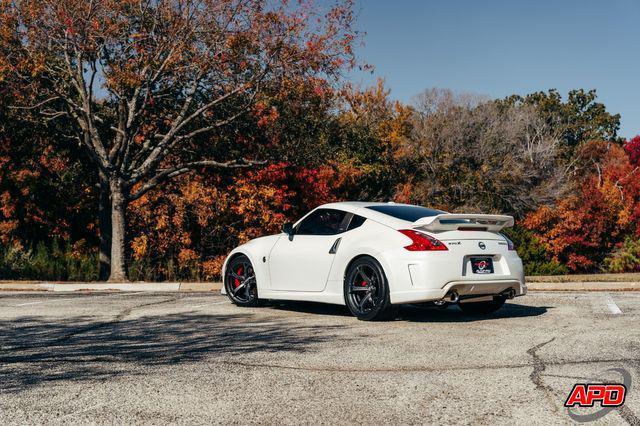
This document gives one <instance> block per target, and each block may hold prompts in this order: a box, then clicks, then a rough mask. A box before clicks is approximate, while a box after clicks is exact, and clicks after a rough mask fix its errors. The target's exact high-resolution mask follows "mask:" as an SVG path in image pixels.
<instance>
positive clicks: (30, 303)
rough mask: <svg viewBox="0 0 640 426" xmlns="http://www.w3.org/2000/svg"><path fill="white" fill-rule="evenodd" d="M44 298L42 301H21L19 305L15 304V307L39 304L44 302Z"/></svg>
mask: <svg viewBox="0 0 640 426" xmlns="http://www.w3.org/2000/svg"><path fill="white" fill-rule="evenodd" d="M44 302H45V301H44V300H41V301H40V302H29V303H19V304H17V305H13V306H14V307H16V308H17V307H18V306H29V305H39V304H41V303H44Z"/></svg>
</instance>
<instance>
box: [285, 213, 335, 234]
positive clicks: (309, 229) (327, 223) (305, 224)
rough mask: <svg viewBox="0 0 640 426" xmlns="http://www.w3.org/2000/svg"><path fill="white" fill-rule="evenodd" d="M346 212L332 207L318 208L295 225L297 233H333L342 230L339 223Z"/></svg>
mask: <svg viewBox="0 0 640 426" xmlns="http://www.w3.org/2000/svg"><path fill="white" fill-rule="evenodd" d="M346 215H347V212H343V211H340V210H333V209H318V210H316V211H314V212H313V213H311V214H310V215H309V216H307V217H306V218H305V219H304V220H303V221H302V222H300V224H299V225H298V226H297V229H296V234H298V235H335V234H339V233H340V232H342V231H344V229H341V228H340V224H341V223H342V221H343V220H344V218H345V216H346Z"/></svg>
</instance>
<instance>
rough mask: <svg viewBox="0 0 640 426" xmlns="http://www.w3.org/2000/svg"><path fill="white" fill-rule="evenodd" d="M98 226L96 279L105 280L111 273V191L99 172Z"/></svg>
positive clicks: (104, 177)
mask: <svg viewBox="0 0 640 426" xmlns="http://www.w3.org/2000/svg"><path fill="white" fill-rule="evenodd" d="M98 202H99V203H100V204H99V208H98V227H99V230H100V254H99V262H100V270H99V272H98V280H99V281H106V280H108V279H109V275H110V274H111V191H110V188H109V180H108V179H107V177H106V176H105V175H104V174H103V173H102V172H101V173H100V199H99V201H98Z"/></svg>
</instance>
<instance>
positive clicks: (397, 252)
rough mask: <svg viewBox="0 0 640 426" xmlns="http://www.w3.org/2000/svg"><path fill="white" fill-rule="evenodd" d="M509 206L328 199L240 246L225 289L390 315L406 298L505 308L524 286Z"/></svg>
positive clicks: (369, 315) (238, 298)
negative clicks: (509, 232)
mask: <svg viewBox="0 0 640 426" xmlns="http://www.w3.org/2000/svg"><path fill="white" fill-rule="evenodd" d="M508 226H513V218H512V217H511V216H502V215H485V214H450V213H446V212H443V211H440V210H433V209H428V208H425V207H420V206H414V205H408V204H395V203H365V202H342V203H332V204H325V205H322V206H320V207H318V208H316V209H315V210H313V211H311V212H310V213H308V214H307V215H306V216H304V217H303V218H302V219H300V220H299V221H298V222H296V223H295V224H291V223H286V224H284V225H283V227H282V230H283V232H282V233H281V234H278V235H270V236H267V237H261V238H256V239H254V240H251V241H249V242H248V243H246V244H243V245H241V246H239V247H237V248H236V249H234V250H233V251H232V252H231V253H230V254H229V256H228V257H227V259H226V260H225V263H224V266H223V277H224V286H223V290H222V292H223V294H227V295H228V297H229V299H231V301H232V302H233V303H235V304H236V305H239V306H256V305H257V304H258V303H259V301H260V299H280V300H307V301H314V302H325V303H334V304H340V305H347V306H348V307H349V309H350V311H351V312H352V313H353V314H354V315H355V316H357V317H358V318H359V319H363V320H377V319H389V318H391V317H393V315H394V313H395V312H396V309H395V308H396V307H397V305H399V304H405V303H422V302H433V303H435V304H436V305H439V306H446V305H448V304H458V305H459V306H460V308H461V309H462V310H463V311H464V312H467V313H471V314H483V313H489V312H493V311H495V310H497V309H499V308H500V307H501V306H502V305H503V304H504V302H505V300H506V299H511V298H513V297H515V296H522V295H524V294H526V292H527V287H526V285H525V282H524V273H523V268H522V261H521V260H520V257H518V254H517V253H516V251H515V249H514V247H513V243H512V242H511V241H510V240H509V239H508V238H507V237H505V236H504V235H502V234H500V232H499V231H500V230H501V229H503V228H504V227H508Z"/></svg>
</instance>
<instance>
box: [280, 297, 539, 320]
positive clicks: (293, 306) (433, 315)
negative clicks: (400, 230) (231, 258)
mask: <svg viewBox="0 0 640 426" xmlns="http://www.w3.org/2000/svg"><path fill="white" fill-rule="evenodd" d="M268 306H269V307H270V308H271V309H275V310H282V311H288V312H300V313H308V314H314V315H329V316H341V317H348V316H351V313H350V312H349V310H348V308H347V307H346V306H342V305H329V304H324V303H316V302H291V301H274V302H271V303H269V305H268ZM548 309H551V307H549V306H527V305H520V304H517V303H505V305H504V306H503V307H502V308H501V309H499V310H498V311H496V312H494V313H491V314H487V315H470V314H466V313H464V312H462V311H461V310H460V309H459V308H458V307H457V306H448V307H447V308H445V309H442V308H438V307H436V306H434V305H432V304H421V305H402V306H400V308H399V311H398V315H397V316H396V321H410V322H476V321H484V320H490V319H500V318H523V317H535V316H539V315H543V314H545V313H546V312H547V310H548Z"/></svg>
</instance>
